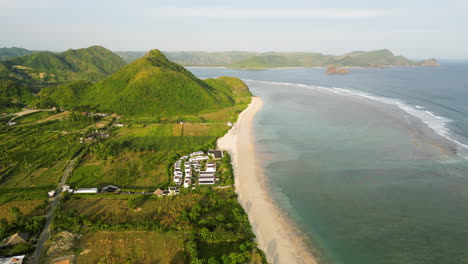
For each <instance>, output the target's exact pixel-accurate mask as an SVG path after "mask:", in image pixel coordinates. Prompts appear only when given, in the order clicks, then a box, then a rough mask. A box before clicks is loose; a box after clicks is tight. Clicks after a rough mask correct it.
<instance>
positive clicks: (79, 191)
mask: <svg viewBox="0 0 468 264" xmlns="http://www.w3.org/2000/svg"><path fill="white" fill-rule="evenodd" d="M73 193H74V194H97V193H98V189H97V188H79V189H77V190H75V191H74V192H73Z"/></svg>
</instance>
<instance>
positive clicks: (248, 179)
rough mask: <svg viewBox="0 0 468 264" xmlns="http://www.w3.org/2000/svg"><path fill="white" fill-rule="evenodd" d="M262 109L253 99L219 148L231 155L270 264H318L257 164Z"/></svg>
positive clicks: (238, 184)
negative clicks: (257, 122)
mask: <svg viewBox="0 0 468 264" xmlns="http://www.w3.org/2000/svg"><path fill="white" fill-rule="evenodd" d="M262 106H263V101H262V99H261V98H260V97H252V102H251V103H250V104H249V106H248V107H247V108H246V109H245V110H244V111H243V112H242V113H241V114H240V115H239V118H238V121H237V123H236V124H235V125H234V126H233V128H231V129H230V130H229V131H228V132H227V133H226V135H224V136H223V137H222V138H219V139H218V142H217V144H218V147H219V148H220V149H222V150H226V151H228V152H229V154H230V155H231V158H232V163H233V170H234V175H235V187H236V192H237V194H238V195H239V197H238V200H239V203H240V204H241V205H242V207H243V208H244V210H245V211H246V213H247V215H248V217H249V221H250V223H251V225H252V229H253V232H254V234H255V236H256V242H257V244H258V247H259V248H260V249H262V250H263V251H264V252H265V255H266V258H267V260H268V262H270V263H275V264H276V263H288V264H293V263H300V264H305V263H311V264H316V263H317V260H316V259H315V257H314V256H313V255H312V253H311V250H310V248H309V246H308V245H307V244H306V242H305V240H304V238H303V237H302V236H301V235H300V233H299V231H298V230H296V229H297V227H296V226H295V224H294V223H292V221H291V220H290V219H289V218H287V216H286V215H285V214H284V213H283V212H282V211H281V209H280V208H279V207H278V206H277V205H276V203H275V202H274V201H273V199H272V197H271V195H270V194H269V192H268V189H267V186H266V183H265V175H264V174H263V171H262V169H261V166H259V164H258V161H257V157H256V153H255V150H254V149H255V142H254V137H253V120H254V117H255V114H256V113H257V112H258V111H259V110H260V109H261V108H262Z"/></svg>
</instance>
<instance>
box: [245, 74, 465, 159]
mask: <svg viewBox="0 0 468 264" xmlns="http://www.w3.org/2000/svg"><path fill="white" fill-rule="evenodd" d="M244 81H246V82H253V83H255V82H256V83H264V84H270V85H287V86H292V87H297V88H305V89H318V90H321V91H327V92H331V93H335V94H340V95H350V96H359V97H361V98H366V99H370V100H374V101H378V102H381V103H385V104H388V105H393V106H397V107H398V108H400V109H402V110H403V111H405V112H406V113H408V114H409V115H412V116H414V117H416V118H418V119H419V120H421V121H422V122H423V123H425V124H426V125H427V126H429V127H430V128H431V129H432V130H434V131H435V132H436V133H437V134H439V135H441V136H443V137H444V138H446V139H448V140H449V141H451V142H453V143H455V144H456V145H457V147H458V148H459V150H461V149H463V150H464V152H465V153H466V152H467V151H468V145H466V144H463V143H462V142H460V141H458V140H457V139H455V138H453V136H452V134H451V131H450V129H449V128H448V126H447V124H448V123H450V122H452V120H451V119H449V118H446V117H443V116H438V115H436V114H435V113H433V112H431V111H429V110H427V109H426V108H425V107H424V106H420V105H414V106H413V105H409V104H407V103H405V102H403V101H401V100H398V99H393V98H387V97H382V96H377V95H373V94H369V93H366V92H361V91H357V90H351V89H344V88H338V87H324V86H317V85H308V84H300V83H285V82H268V81H257V80H249V79H245V80H244ZM463 156H465V155H463Z"/></svg>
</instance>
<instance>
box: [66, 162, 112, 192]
mask: <svg viewBox="0 0 468 264" xmlns="http://www.w3.org/2000/svg"><path fill="white" fill-rule="evenodd" d="M103 176H104V174H103V172H102V166H100V165H81V166H79V167H77V168H76V169H75V170H74V171H73V175H72V177H71V178H70V181H69V184H70V185H72V186H74V187H75V188H82V187H86V186H95V184H96V182H100V181H102V180H104V179H103Z"/></svg>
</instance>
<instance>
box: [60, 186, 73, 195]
mask: <svg viewBox="0 0 468 264" xmlns="http://www.w3.org/2000/svg"><path fill="white" fill-rule="evenodd" d="M62 192H69V193H73V189H71V188H70V185H64V186H63V188H62Z"/></svg>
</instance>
